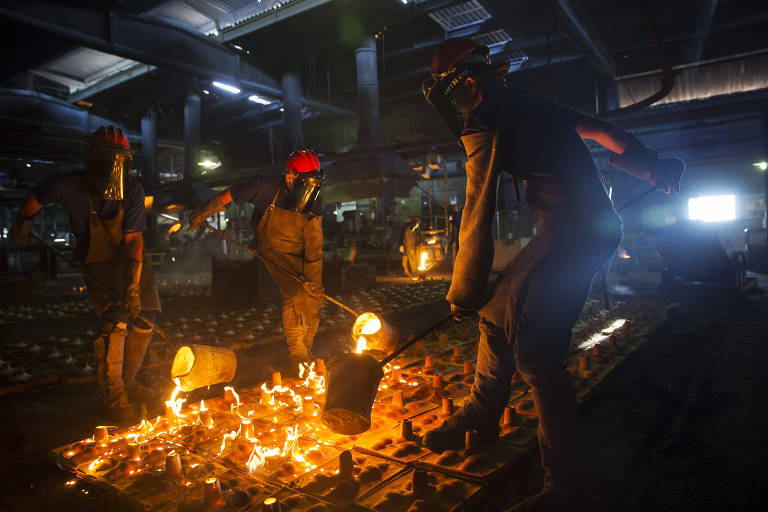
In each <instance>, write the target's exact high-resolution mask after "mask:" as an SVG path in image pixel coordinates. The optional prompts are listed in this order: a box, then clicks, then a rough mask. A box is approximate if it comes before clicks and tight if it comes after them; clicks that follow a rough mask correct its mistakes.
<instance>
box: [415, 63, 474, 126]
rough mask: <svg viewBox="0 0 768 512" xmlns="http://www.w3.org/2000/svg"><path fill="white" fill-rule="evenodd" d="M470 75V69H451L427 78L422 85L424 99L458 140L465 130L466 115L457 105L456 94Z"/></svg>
mask: <svg viewBox="0 0 768 512" xmlns="http://www.w3.org/2000/svg"><path fill="white" fill-rule="evenodd" d="M469 75H470V71H469V70H468V69H460V70H458V69H456V68H451V69H449V70H448V71H446V72H445V73H440V74H435V75H434V76H432V77H430V78H427V79H426V80H424V82H422V84H421V92H422V93H423V94H424V99H425V100H427V103H429V104H430V105H432V108H434V109H435V110H436V111H437V113H438V114H439V115H440V117H442V118H443V120H444V121H445V122H446V124H447V125H448V128H449V129H450V130H451V133H453V135H454V136H455V137H456V138H457V139H458V138H459V137H461V132H462V131H463V130H464V121H465V119H466V115H465V114H463V113H462V112H461V111H460V110H459V108H458V107H457V105H456V99H455V92H456V88H457V87H460V86H461V84H462V82H463V81H464V79H465V78H466V77H468V76H469Z"/></svg>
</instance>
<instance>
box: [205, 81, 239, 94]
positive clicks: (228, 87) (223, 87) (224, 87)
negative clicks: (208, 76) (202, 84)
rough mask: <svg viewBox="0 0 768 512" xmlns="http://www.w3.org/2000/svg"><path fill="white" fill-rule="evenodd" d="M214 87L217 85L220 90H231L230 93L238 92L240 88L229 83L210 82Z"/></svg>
mask: <svg viewBox="0 0 768 512" xmlns="http://www.w3.org/2000/svg"><path fill="white" fill-rule="evenodd" d="M211 83H212V84H213V86H214V87H218V88H219V89H221V90H224V91H227V92H231V93H232V94H240V89H238V88H237V87H235V86H234V85H229V84H223V83H221V82H211Z"/></svg>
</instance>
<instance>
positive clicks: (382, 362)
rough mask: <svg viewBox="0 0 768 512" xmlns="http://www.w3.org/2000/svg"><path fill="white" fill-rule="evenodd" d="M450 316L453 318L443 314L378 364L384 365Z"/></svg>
mask: <svg viewBox="0 0 768 512" xmlns="http://www.w3.org/2000/svg"><path fill="white" fill-rule="evenodd" d="M452 318H453V315H448V316H445V317H443V318H441V319H440V320H438V321H437V323H435V324H433V325H432V326H430V327H429V328H427V329H426V330H424V331H423V332H420V333H419V334H418V335H416V336H414V337H413V338H412V339H410V340H408V341H406V342H405V343H403V344H402V345H401V346H400V347H399V348H397V349H396V350H395V351H394V352H392V353H391V354H389V355H388V356H387V357H385V358H384V359H382V360H381V361H379V366H384V365H386V364H387V363H389V362H390V361H391V360H393V359H394V358H396V357H397V356H399V355H400V354H402V353H403V352H404V351H405V350H406V349H408V347H410V346H411V345H413V344H414V343H416V342H417V341H419V340H420V339H421V338H423V337H424V336H426V335H428V334H430V333H431V332H432V331H434V330H435V329H437V328H438V327H440V326H441V325H443V324H444V323H446V322H447V321H448V320H450V319H452Z"/></svg>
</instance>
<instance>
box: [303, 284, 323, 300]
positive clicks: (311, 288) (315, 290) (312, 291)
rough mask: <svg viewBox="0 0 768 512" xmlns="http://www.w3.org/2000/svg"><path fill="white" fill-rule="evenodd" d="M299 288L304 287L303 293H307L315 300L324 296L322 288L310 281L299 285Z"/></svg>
mask: <svg viewBox="0 0 768 512" xmlns="http://www.w3.org/2000/svg"><path fill="white" fill-rule="evenodd" d="M301 286H303V287H304V291H305V292H307V293H308V294H309V296H310V297H316V298H317V297H322V296H323V295H325V290H323V287H322V286H321V285H319V284H317V283H314V282H312V281H304V282H303V283H301Z"/></svg>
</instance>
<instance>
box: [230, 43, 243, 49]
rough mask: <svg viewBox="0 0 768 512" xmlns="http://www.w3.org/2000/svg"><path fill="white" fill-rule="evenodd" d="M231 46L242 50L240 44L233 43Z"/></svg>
mask: <svg viewBox="0 0 768 512" xmlns="http://www.w3.org/2000/svg"><path fill="white" fill-rule="evenodd" d="M232 48H234V49H235V50H240V51H242V50H243V47H242V46H240V45H239V44H233V45H232Z"/></svg>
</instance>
